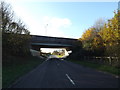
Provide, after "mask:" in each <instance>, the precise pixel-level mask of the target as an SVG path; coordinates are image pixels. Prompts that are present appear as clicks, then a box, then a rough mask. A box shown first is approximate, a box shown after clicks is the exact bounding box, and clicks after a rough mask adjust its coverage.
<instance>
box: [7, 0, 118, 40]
mask: <svg viewBox="0 0 120 90" xmlns="http://www.w3.org/2000/svg"><path fill="white" fill-rule="evenodd" d="M5 1H6V2H8V3H10V4H11V6H12V9H13V11H14V14H15V15H16V17H18V18H20V19H21V20H22V21H23V22H24V23H25V24H26V26H27V28H28V30H29V31H30V32H31V34H32V35H42V36H52V37H66V38H76V39H78V38H80V37H81V36H82V34H83V33H84V32H85V30H87V29H88V28H90V27H92V26H93V25H94V23H95V22H96V20H98V19H100V18H102V19H105V20H107V19H110V18H112V17H113V16H114V13H113V12H114V11H115V10H117V9H118V1H119V0H58V2H57V1H56V0H44V1H43V0H5Z"/></svg>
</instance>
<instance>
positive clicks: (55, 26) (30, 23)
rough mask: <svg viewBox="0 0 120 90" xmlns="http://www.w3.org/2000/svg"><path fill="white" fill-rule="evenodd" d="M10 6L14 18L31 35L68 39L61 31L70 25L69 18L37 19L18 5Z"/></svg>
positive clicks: (47, 17) (26, 9) (43, 17)
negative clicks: (17, 19)
mask: <svg viewBox="0 0 120 90" xmlns="http://www.w3.org/2000/svg"><path fill="white" fill-rule="evenodd" d="M10 1H11V0H10ZM11 4H12V7H13V10H14V12H15V14H16V16H17V17H19V18H20V19H21V20H22V21H23V22H24V23H25V24H26V26H27V27H28V30H29V31H30V32H31V34H33V35H43V36H46V35H47V36H53V37H68V36H67V35H66V34H65V33H64V31H63V30H65V29H67V28H69V27H70V26H71V25H72V22H71V20H70V19H69V18H60V17H50V16H40V17H38V15H35V14H33V13H31V11H30V10H28V8H26V7H25V6H21V4H19V3H15V2H11ZM36 17H37V18H36Z"/></svg>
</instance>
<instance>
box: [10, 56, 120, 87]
mask: <svg viewBox="0 0 120 90" xmlns="http://www.w3.org/2000/svg"><path fill="white" fill-rule="evenodd" d="M118 79H119V78H118V77H115V76H114V75H111V74H108V73H104V72H100V71H97V70H95V69H91V68H87V67H84V66H81V65H78V64H75V63H72V62H69V61H66V60H61V59H58V58H49V59H47V60H46V61H44V62H43V63H42V64H40V65H39V66H38V67H37V68H35V69H34V70H32V71H30V72H29V73H27V74H25V75H24V76H22V77H20V78H19V79H18V80H16V82H14V83H13V84H12V85H11V86H10V87H9V88H118V87H119V81H118Z"/></svg>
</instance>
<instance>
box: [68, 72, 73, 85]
mask: <svg viewBox="0 0 120 90" xmlns="http://www.w3.org/2000/svg"><path fill="white" fill-rule="evenodd" d="M66 76H67V78H68V79H69V80H70V82H71V83H72V84H73V85H75V83H74V82H73V80H72V79H71V78H70V77H69V76H68V74H66Z"/></svg>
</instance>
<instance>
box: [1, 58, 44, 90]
mask: <svg viewBox="0 0 120 90" xmlns="http://www.w3.org/2000/svg"><path fill="white" fill-rule="evenodd" d="M43 61H44V60H42V59H40V58H38V57H33V56H30V57H11V58H10V59H9V61H8V62H5V63H4V64H3V67H2V87H3V88H6V87H8V86H9V85H10V84H11V83H13V82H14V81H15V80H16V79H18V78H19V77H20V76H22V75H24V74H25V73H27V72H29V71H30V70H32V69H33V68H35V67H36V66H38V65H39V64H41V63H42V62H43Z"/></svg>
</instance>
